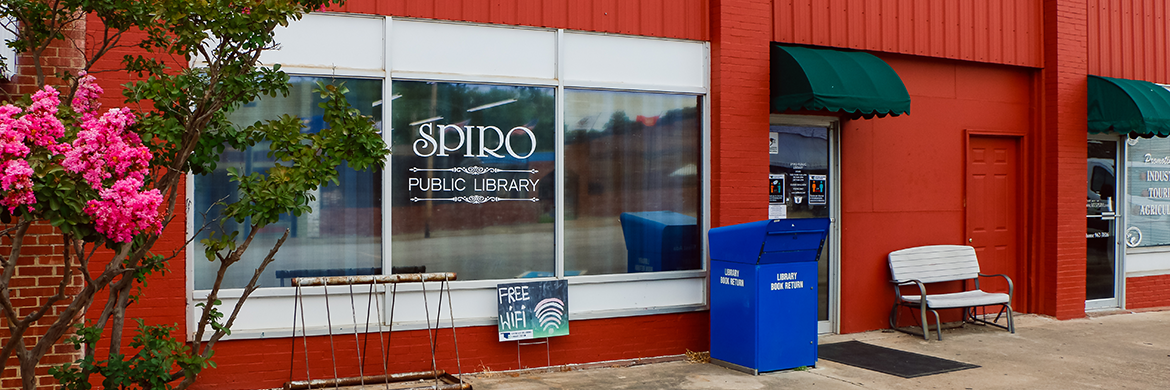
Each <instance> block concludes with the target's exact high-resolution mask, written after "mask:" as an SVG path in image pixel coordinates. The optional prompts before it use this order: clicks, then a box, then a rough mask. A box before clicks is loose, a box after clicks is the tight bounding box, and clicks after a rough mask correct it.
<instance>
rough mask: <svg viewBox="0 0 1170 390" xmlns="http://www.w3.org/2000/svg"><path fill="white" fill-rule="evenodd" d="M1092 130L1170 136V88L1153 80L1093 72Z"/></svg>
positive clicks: (1090, 82)
mask: <svg viewBox="0 0 1170 390" xmlns="http://www.w3.org/2000/svg"><path fill="white" fill-rule="evenodd" d="M1089 133H1093V134H1096V133H1118V134H1128V135H1129V136H1130V137H1145V138H1149V137H1154V136H1158V137H1166V136H1170V91H1167V90H1166V88H1163V87H1162V86H1160V85H1158V84H1154V83H1151V82H1149V81H1141V80H1127V79H1116V78H1112V77H1102V76H1093V75H1090V76H1089Z"/></svg>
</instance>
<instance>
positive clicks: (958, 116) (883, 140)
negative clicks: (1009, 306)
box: [840, 55, 1035, 333]
mask: <svg viewBox="0 0 1170 390" xmlns="http://www.w3.org/2000/svg"><path fill="white" fill-rule="evenodd" d="M879 57H881V58H882V59H883V60H885V61H886V62H887V63H889V64H890V66H891V67H892V68H893V69H894V70H895V71H896V72H898V75H899V76H900V77H901V78H902V81H903V83H905V85H906V90H907V92H909V93H910V101H911V107H910V115H902V116H898V117H886V118H878V119H870V120H849V121H845V122H843V124H842V131H841V135H840V140H841V141H840V142H841V187H842V190H841V191H842V193H841V195H840V196H841V221H840V222H841V225H840V226H841V242H842V243H841V280H842V283H841V305H842V306H841V331H842V332H843V333H851V332H860V331H866V330H871V329H880V328H885V327H888V325H887V322H886V318H887V316H888V315H889V310H890V306H891V305H892V304H893V291H892V290H891V287H890V284H889V278H890V271H889V265H888V263H887V259H886V255H888V254H889V253H890V252H892V251H894V250H898V249H902V248H907V247H912V246H919V245H930V244H960V245H961V244H963V243H964V241H965V229H966V227H965V218H966V214H965V209H964V207H963V199H964V197H965V185H966V184H965V177H966V176H965V170H966V149H965V148H966V137H967V131H968V130H977V131H993V132H999V133H1009V134H1019V135H1024V136H1025V137H1027V134H1029V133H1030V132H1031V130H1030V129H1032V128H1033V123H1034V116H1035V110H1033V109H1032V102H1033V96H1034V93H1033V85H1034V83H1033V78H1034V77H1035V71H1033V70H1030V69H1023V68H1013V67H1006V66H998V65H982V64H975V63H969V62H959V61H951V60H940V59H933V60H932V59H923V58H916V57H910V56H904V55H879ZM1021 168H1023V167H1021ZM1024 171H1025V170H1023V169H1021V172H1024ZM1026 180H1029V179H1027V178H1025V179H1024V180H1023V181H1022V182H1026ZM1024 226H1026V225H1025V224H1024V221H1021V224H1020V229H1021V232H1022V231H1023V227H1024ZM1020 261H1025V259H1023V258H1021V259H1020ZM1017 285H1019V283H1018V282H1017ZM1017 291H1019V290H1017ZM1017 297H1019V294H1017ZM907 318H908V317H907ZM956 319H957V317H956ZM944 320H945V319H944Z"/></svg>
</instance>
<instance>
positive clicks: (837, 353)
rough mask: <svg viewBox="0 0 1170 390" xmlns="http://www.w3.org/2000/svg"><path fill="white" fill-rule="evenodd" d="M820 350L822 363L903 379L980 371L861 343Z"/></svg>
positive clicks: (836, 345)
mask: <svg viewBox="0 0 1170 390" xmlns="http://www.w3.org/2000/svg"><path fill="white" fill-rule="evenodd" d="M817 348H818V353H817V355H818V356H819V357H820V358H821V359H825V360H831V361H834V362H837V363H841V364H847V365H850V366H854V367H861V368H864V369H868V370H874V371H877V372H882V373H886V374H890V375H897V376H900V377H903V378H916V377H920V376H926V375H934V374H941V373H944V372H951V371H959V370H966V369H968V368H978V367H979V366H976V365H974V364H967V363H963V362H956V361H954V360H947V359H941V358H936V357H934V356H926V355H922V354H917V353H913V352H906V351H899V350H896V349H890V348H886V347H879V346H876V345H871V344H866V343H863V342H860V341H846V342H842V343H833V344H822V345H820V346H818V347H817Z"/></svg>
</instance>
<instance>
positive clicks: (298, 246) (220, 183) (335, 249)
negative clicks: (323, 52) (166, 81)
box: [193, 77, 382, 290]
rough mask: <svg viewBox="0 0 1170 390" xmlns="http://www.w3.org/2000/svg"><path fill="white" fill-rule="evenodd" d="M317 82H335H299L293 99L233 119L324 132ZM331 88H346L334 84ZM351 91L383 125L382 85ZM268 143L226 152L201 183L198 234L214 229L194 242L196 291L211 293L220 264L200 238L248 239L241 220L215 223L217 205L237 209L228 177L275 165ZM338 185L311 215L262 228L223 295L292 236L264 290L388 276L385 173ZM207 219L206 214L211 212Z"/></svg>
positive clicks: (356, 83)
mask: <svg viewBox="0 0 1170 390" xmlns="http://www.w3.org/2000/svg"><path fill="white" fill-rule="evenodd" d="M317 81H325V82H330V81H331V79H327V78H320V77H293V78H292V79H291V84H292V86H291V87H290V89H289V94H288V96H287V97H265V98H263V99H260V100H258V101H256V102H253V103H250V104H248V105H246V106H244V107H241V108H240V109H238V110H237V111H236V112H235V113H233V114H232V116H231V117H230V118H229V119H230V120H231V121H232V123H235V124H237V125H240V126H246V125H250V124H252V123H254V122H256V121H260V120H268V119H274V118H276V117H278V116H280V115H284V114H288V115H293V116H298V117H300V118H304V124H305V129H304V130H303V131H306V132H317V131H320V130H321V129H323V128H324V126H325V122H324V121H323V119H322V116H323V114H324V109H322V108H320V107H318V106H317V104H318V103H321V102H322V100H321V98H320V96H319V95H317V94H315V93H313V88H314V87H315V86H316V82H317ZM332 81H334V82H336V81H341V80H336V79H333V80H332ZM344 82H345V83H346V84H345V85H346V86H347V87H348V88H349V89H350V93H349V95H347V98H348V99H349V102H350V104H351V105H352V106H353V107H354V108H357V109H359V110H360V111H361V112H362V114H363V115H371V116H373V117H374V118H375V120H376V121H381V116H382V110H381V107H380V106H377V105H376V104H378V103H377V102H379V101H381V99H382V81H381V80H362V79H350V80H344ZM267 154H268V147H267V144H266V143H265V144H259V145H256V146H255V147H252V148H250V149H248V150H245V151H239V150H231V149H229V150H228V151H225V152H224V153H223V154H222V155H221V156H220V161H219V164H218V166H217V167H216V170H215V172H213V173H211V174H208V175H204V176H195V178H194V181H195V197H194V198H195V199H194V205H193V206H194V208H193V212H194V213H196V215H195V216H193V218H194V219H195V224H196V229H198V228H199V227H200V226H202V225H203V224H204V222H208V225H207V226H206V229H208V230H204V231H203V232H202V233H200V234H199V236H197V237H196V239H195V243H194V252H195V255H194V261H193V262H194V268H195V289H197V290H204V289H210V288H211V287H212V283H214V282H215V274H216V272H217V271H218V266H219V263H218V262H209V261H207V260H205V258H204V257H203V249H204V247H203V245H201V244H200V243H199V240H200V239H203V238H207V236H208V232H209V230H220V229H222V230H224V231H233V230H237V229H239V230H241V233H240V234H241V235H245V234H248V231H247V225H248V223H247V222H245V223H244V224H237V223H235V221H230V220H229V221H224V222H223V224H222V225H220V224H219V223H218V222H213V221H212V220H213V219H214V218H215V217H216V216H217V215H218V213H219V210H220V209H221V208H220V207H219V206H213V205H214V204H215V203H217V202H219V201H220V200H221V199H222V200H224V201H226V202H232V201H235V200H236V199H238V196H239V195H238V193H237V186H236V184H235V183H234V182H229V181H228V175H227V170H228V169H229V168H235V169H238V170H239V172H240V174H242V175H247V174H250V173H252V172H264V171H265V170H267V169H268V167H271V166H272V159H270V158H268V156H267ZM338 169H339V170H340V177H339V182H340V183H339V184H336V185H327V186H324V187H321V188H320V189H318V190H317V191H314V193H312V194H310V195H312V197H313V198H314V199H313V200H311V201H310V206H311V207H312V209H313V211H312V212H310V213H305V214H302V215H301V216H299V217H294V216H292V215H284V216H281V218H280V220H279V221H278V222H277V223H274V224H272V225H269V226H266V227H264V228H263V229H262V230H261V231H260V232H258V233H257V235H256V238H255V240H254V241H253V242H252V244H251V249H249V250H248V251H247V252H246V253H245V255H244V258H243V259H242V260H241V261H240V264H236V265H235V266H232V267H231V268H230V269H229V271H228V274H227V276H226V278H225V280H224V283H223V286H222V287H223V288H241V287H244V286H245V285H246V284H247V282H248V280H249V279H251V277H252V273H253V272H254V270H255V268H256V267H257V266H259V264H260V261H261V260H262V259H263V257H264V256H265V255H266V254H267V253H268V249H270V248H272V246H273V245H274V244H275V243H276V240H278V239H279V238H280V236H281V235H283V234H284V231H285V229H288V230H289V239H288V240H287V241H286V242H285V243H284V245H283V246H282V247H281V248H280V252H279V253H278V254H277V258H276V261H275V262H273V263H272V264H271V265H269V266H268V268H267V269H266V270H265V272H264V274H263V275H262V277H261V279H260V286H263V287H273V286H288V285H289V281H290V279H291V278H294V277H300V276H339V275H361V274H379V273H381V272H382V270H381V266H382V256H381V254H382V229H381V227H382V209H381V196H380V194H381V188H382V180H381V177H382V173H381V172H380V171H364V172H358V171H355V170H353V169H351V168H348V167H345V166H342V167H340V168H338ZM209 208H210V213H208V215H207V218H204V217H203V216H202V213H203V212H205V211H207V210H209Z"/></svg>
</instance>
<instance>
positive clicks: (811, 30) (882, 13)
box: [772, 0, 1154, 67]
mask: <svg viewBox="0 0 1170 390" xmlns="http://www.w3.org/2000/svg"><path fill="white" fill-rule="evenodd" d="M1102 1H1105V0H1102ZM1152 1H1154V0H1148V2H1152ZM772 4H773V6H772V8H773V13H774V17H773V28H772V29H773V33H772V36H773V38H772V39H773V40H774V41H777V42H787V43H796V44H803V45H817V46H833V47H843V48H851V49H859V50H871V51H884V52H890V53H902V54H913V55H920V56H930V57H940V58H951V59H958V60H967V61H978V62H989V63H996V64H1007V65H1021V66H1029V67H1040V66H1042V65H1043V56H1042V55H1041V51H1042V40H1041V39H1040V36H1041V33H1042V31H1041V26H1042V23H1041V13H1040V11H1041V9H1040V5H1041V1H1040V0H947V1H937V0H887V1H865V0H775V1H773V3H772Z"/></svg>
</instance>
